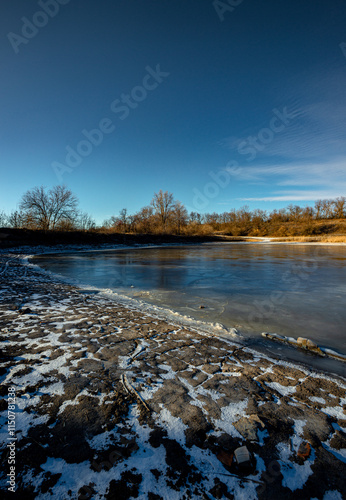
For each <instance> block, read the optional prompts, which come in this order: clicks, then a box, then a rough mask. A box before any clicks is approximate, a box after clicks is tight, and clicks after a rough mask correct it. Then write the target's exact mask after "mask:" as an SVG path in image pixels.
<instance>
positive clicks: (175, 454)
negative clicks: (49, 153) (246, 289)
mask: <svg viewBox="0 0 346 500" xmlns="http://www.w3.org/2000/svg"><path fill="white" fill-rule="evenodd" d="M0 263H1V264H2V266H1V269H0V280H1V293H0V310H1V316H0V322H1V332H2V337H4V335H5V340H4V339H3V340H4V342H3V346H2V351H3V352H2V360H1V361H2V370H1V381H2V386H1V390H2V396H4V399H3V401H2V407H1V414H0V415H1V422H2V426H1V428H2V431H1V433H2V436H1V437H2V438H3V440H5V439H6V437H5V436H6V430H7V429H6V425H5V423H6V422H5V420H6V417H7V414H6V404H5V403H7V401H6V396H7V391H8V388H9V387H12V388H13V387H14V388H15V389H16V400H17V405H18V406H17V409H18V411H19V412H18V415H17V421H16V424H17V425H16V432H17V434H16V437H17V442H16V453H17V464H18V467H17V475H16V484H17V491H18V492H19V493H18V494H20V493H22V492H25V494H26V497H27V498H29V499H30V498H43V496H42V495H45V493H44V491H46V492H48V493H49V492H50V493H52V494H53V496H54V497H59V495H61V496H62V497H64V498H74V497H75V496H76V494H77V492H78V491H79V492H80V496H83V495H84V497H85V498H113V497H114V494H116V492H119V491H122V492H124V495H125V496H123V497H121V496H119V498H129V497H130V496H133V497H134V498H143V499H144V498H155V497H154V496H153V495H154V492H155V494H157V495H159V497H160V498H165V499H166V498H167V499H168V498H169V499H171V498H172V499H175V498H176V499H177V500H178V499H179V500H180V498H183V495H186V496H187V497H188V498H202V495H203V494H204V493H205V492H208V495H209V496H208V498H222V495H226V493H227V495H231V494H232V495H235V498H242V496H240V495H243V494H244V488H245V490H246V493H245V496H246V498H249V499H251V498H253V499H255V498H263V499H264V498H266V499H271V498H273V499H274V498H276V497H277V495H278V494H281V495H282V494H283V495H287V494H292V492H294V491H296V492H297V493H298V492H299V494H303V495H306V496H305V497H304V498H312V497H316V498H322V496H321V495H322V493H327V492H328V491H329V492H330V491H334V492H335V495H337V493H336V492H337V491H339V495H340V497H338V496H335V498H342V497H341V495H342V485H341V483H340V481H341V480H342V477H343V476H344V474H345V471H346V440H345V437H346V434H345V433H346V392H345V390H346V380H345V379H342V377H335V376H327V375H325V374H321V373H318V372H316V371H315V370H313V369H309V368H307V367H306V368H305V367H304V368H303V367H301V366H297V365H295V364H294V363H285V362H278V361H276V360H274V359H272V358H271V357H269V356H268V355H265V354H263V353H261V352H257V351H255V350H254V349H251V348H248V347H246V346H241V345H239V344H238V343H236V340H235V339H231V338H230V339H227V340H225V339H223V338H219V337H217V336H211V335H210V334H209V335H208V334H202V333H201V332H198V330H197V329H195V328H193V329H191V328H187V327H185V326H183V325H174V324H170V323H169V322H167V321H165V320H163V319H159V318H157V317H154V316H152V315H150V314H149V313H147V312H143V311H142V312H141V311H137V310H135V309H134V308H125V307H124V306H123V305H120V304H117V302H116V301H114V300H110V299H109V298H107V297H104V296H99V295H98V294H97V295H94V294H90V293H87V291H85V292H83V291H82V290H80V289H77V288H76V287H74V286H72V285H69V284H66V283H62V282H59V281H58V280H56V279H55V277H53V276H49V275H47V274H44V273H42V272H39V271H38V270H37V269H34V268H33V267H31V266H24V265H23V264H22V262H21V261H20V257H19V256H14V255H13V254H12V260H10V261H7V262H6V257H5V255H1V254H0ZM124 377H126V378H124ZM126 381H127V382H126ZM4 442H5V441H4ZM304 442H308V443H309V446H310V447H311V450H312V451H311V453H310V455H309V457H306V458H304V460H303V459H301V458H299V456H298V455H297V454H298V450H299V446H300V445H301V444H302V443H304ZM242 445H245V446H247V448H248V450H249V451H250V453H251V455H252V457H253V461H254V469H253V470H251V473H250V474H249V473H247V474H245V473H244V471H243V470H241V468H240V467H239V465H237V464H236V463H235V461H234V459H233V460H231V458H230V457H231V455H233V453H234V450H235V449H236V448H237V447H239V446H242ZM6 453H7V451H6V448H4V447H3V448H2V458H3V460H4V458H5V459H6ZM273 461H274V462H275V464H277V465H278V471H277V472H276V473H275V474H273V470H274V468H273V463H274V462H273ZM6 462H7V460H4V463H6ZM105 463H108V465H107V467H106V466H105V465H104V464H105ZM326 466H328V468H329V472H328V476H326V474H325V472H324V470H325V467H326ZM66 470H68V472H66ZM268 471H272V472H271V481H268V479H266V478H268ZM7 472H9V471H6V467H5V468H4V470H3V472H2V476H1V483H2V484H4V481H5V478H4V474H5V473H7ZM269 474H270V473H269ZM193 484H194V486H192V485H193ZM81 488H82V489H81ZM83 488H84V489H83ZM68 491H70V492H71V493H70V494H69V493H68ZM9 495H11V496H9V498H13V494H12V493H9ZM112 495H113V496H112ZM126 495H127V496H126ZM150 495H151V496H150ZM220 495H221V496H220ZM308 495H310V496H308ZM117 498H118V497H117ZM226 498H227V496H226Z"/></svg>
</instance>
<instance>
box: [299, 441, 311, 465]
mask: <svg viewBox="0 0 346 500" xmlns="http://www.w3.org/2000/svg"><path fill="white" fill-rule="evenodd" d="M310 453H311V446H310V444H309V443H308V442H306V441H303V442H302V443H301V444H300V446H299V448H298V452H297V455H298V457H299V458H301V459H303V460H306V459H307V458H309V456H310Z"/></svg>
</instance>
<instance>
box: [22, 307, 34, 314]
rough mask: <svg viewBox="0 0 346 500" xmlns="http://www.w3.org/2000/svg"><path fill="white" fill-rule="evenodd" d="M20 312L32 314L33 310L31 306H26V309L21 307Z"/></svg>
mask: <svg viewBox="0 0 346 500" xmlns="http://www.w3.org/2000/svg"><path fill="white" fill-rule="evenodd" d="M19 313H20V314H31V313H32V310H31V309H30V307H26V308H25V309H21V310H20V311H19Z"/></svg>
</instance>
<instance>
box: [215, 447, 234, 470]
mask: <svg viewBox="0 0 346 500" xmlns="http://www.w3.org/2000/svg"><path fill="white" fill-rule="evenodd" d="M217 459H218V460H220V462H221V463H222V464H223V465H226V466H227V467H231V466H232V462H233V453H230V452H229V451H225V450H221V451H219V453H218V454H217Z"/></svg>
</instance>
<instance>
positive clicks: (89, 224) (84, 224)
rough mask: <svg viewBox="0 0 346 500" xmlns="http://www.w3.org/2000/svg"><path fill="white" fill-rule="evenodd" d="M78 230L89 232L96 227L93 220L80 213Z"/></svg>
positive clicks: (89, 216)
mask: <svg viewBox="0 0 346 500" xmlns="http://www.w3.org/2000/svg"><path fill="white" fill-rule="evenodd" d="M77 224H78V228H79V229H81V230H82V231H90V229H94V228H95V227H96V224H95V221H94V219H93V218H92V217H91V215H89V214H88V213H86V212H80V214H79V215H78V223H77Z"/></svg>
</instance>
